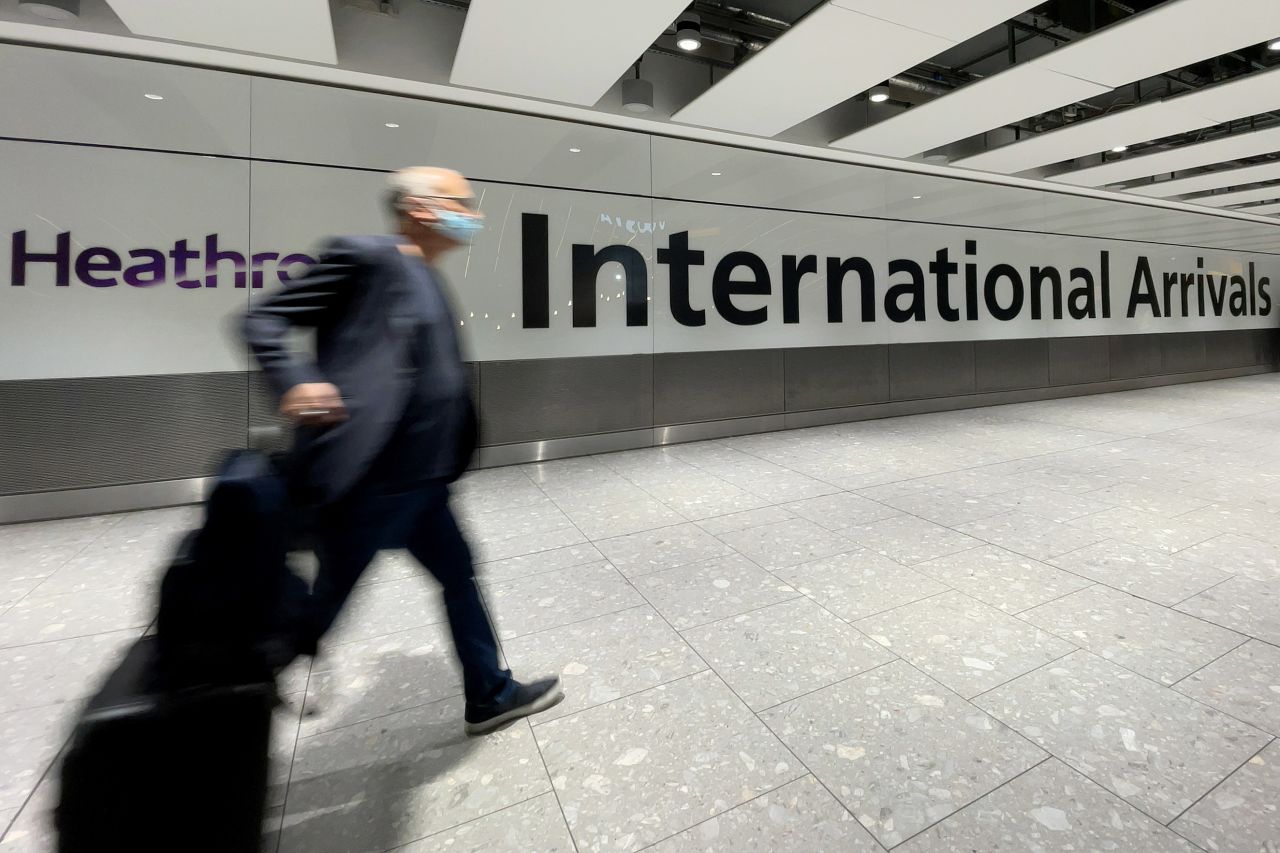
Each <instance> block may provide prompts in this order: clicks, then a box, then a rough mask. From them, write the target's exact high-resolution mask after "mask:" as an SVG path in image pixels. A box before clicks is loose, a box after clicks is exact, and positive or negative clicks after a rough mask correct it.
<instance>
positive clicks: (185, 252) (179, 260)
mask: <svg viewBox="0 0 1280 853" xmlns="http://www.w3.org/2000/svg"><path fill="white" fill-rule="evenodd" d="M169 257H171V258H173V264H174V267H173V274H174V276H175V277H176V278H177V280H178V287H185V288H187V289H188V290H190V289H191V288H196V287H200V286H201V281H200V280H199V279H189V278H187V261H194V260H195V259H196V258H198V257H200V253H199V252H195V251H192V250H191V249H188V248H187V241H186V240H179V241H178V242H176V243H174V244H173V251H171V252H170V253H169Z"/></svg>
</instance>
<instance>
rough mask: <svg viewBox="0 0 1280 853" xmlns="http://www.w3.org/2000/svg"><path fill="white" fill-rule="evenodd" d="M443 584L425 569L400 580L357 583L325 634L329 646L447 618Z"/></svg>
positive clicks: (396, 631) (433, 623)
mask: <svg viewBox="0 0 1280 853" xmlns="http://www.w3.org/2000/svg"><path fill="white" fill-rule="evenodd" d="M446 618H447V617H446V616H445V612H444V602H443V600H442V598H441V595H440V586H439V584H437V583H436V582H435V581H434V580H432V579H431V578H430V577H429V576H428V575H427V574H426V573H425V572H424V573H422V574H421V575H418V576H417V577H409V578H404V579H403V580H398V581H387V582H386V583H375V584H369V585H368V586H357V587H356V588H355V590H354V591H353V592H352V593H351V597H350V598H349V599H348V600H347V604H346V607H345V608H344V609H343V611H342V612H341V613H340V614H339V616H338V621H337V622H335V623H334V626H333V630H332V631H330V632H329V634H327V635H326V637H325V642H326V644H327V645H329V646H336V645H341V644H343V643H354V642H358V641H360V640H372V639H374V638H376V637H384V636H386V635H387V634H395V633H399V632H400V631H408V630H409V629H410V628H421V627H423V626H426V625H435V624H436V623H439V622H444V621H445V620H446Z"/></svg>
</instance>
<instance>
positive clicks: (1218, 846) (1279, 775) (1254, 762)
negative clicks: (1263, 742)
mask: <svg viewBox="0 0 1280 853" xmlns="http://www.w3.org/2000/svg"><path fill="white" fill-rule="evenodd" d="M1171 825H1172V827H1173V828H1174V829H1175V830H1177V831H1178V832H1180V833H1182V834H1183V835H1185V836H1186V837H1187V838H1190V839H1191V840H1192V841H1194V842H1195V843H1197V844H1199V845H1200V846H1201V847H1203V848H1204V849H1206V850H1212V851H1214V853H1270V851H1271V850H1274V849H1276V845H1277V843H1278V842H1280V741H1272V743H1271V745H1270V746H1268V747H1267V748H1266V749H1264V750H1262V752H1260V753H1258V754H1257V755H1255V756H1254V757H1253V758H1250V759H1249V760H1248V761H1246V762H1245V764H1244V766H1243V767H1241V768H1240V769H1239V770H1237V771H1236V772H1235V773H1233V774H1232V775H1231V776H1230V778H1228V779H1227V780H1226V781H1225V782H1223V783H1222V784H1221V785H1219V786H1218V787H1217V788H1214V789H1213V791H1212V792H1210V793H1209V795H1208V796H1207V797H1205V798H1204V799H1203V800H1201V801H1200V802H1198V803H1196V804H1195V805H1194V806H1192V807H1191V808H1190V809H1189V810H1188V811H1187V813H1186V814H1184V815H1183V816H1182V817H1180V818H1178V819H1177V820H1176V821H1174V822H1173V823H1172V824H1171Z"/></svg>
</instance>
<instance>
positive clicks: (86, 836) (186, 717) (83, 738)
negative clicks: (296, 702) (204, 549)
mask: <svg viewBox="0 0 1280 853" xmlns="http://www.w3.org/2000/svg"><path fill="white" fill-rule="evenodd" d="M156 640H157V638H155V637H144V638H143V639H141V640H139V641H138V642H137V643H136V644H134V646H133V647H132V648H131V649H130V650H129V651H128V653H127V654H126V655H125V657H124V660H123V661H121V663H120V664H119V666H117V667H116V669H115V671H113V672H112V673H111V674H110V675H109V676H108V677H107V680H106V682H105V683H104V684H103V685H102V687H101V689H100V690H99V691H98V692H97V694H96V695H95V696H94V697H93V698H92V699H91V700H90V701H89V703H88V706H87V707H86V709H85V711H84V712H83V714H82V716H81V718H80V721H79V723H78V725H77V727H76V729H75V732H74V734H73V735H72V738H71V743H70V745H69V747H68V749H67V753H66V756H65V758H64V760H63V766H62V794H61V800H60V802H59V804H58V807H57V812H56V817H55V823H56V825H57V829H58V851H59V853H89V851H93V853H160V851H164V853H176V851H192V853H256V851H257V850H258V849H259V846H260V844H261V837H262V822H263V817H264V812H265V808H266V792H267V782H268V764H269V760H268V755H269V744H270V738H271V714H272V709H273V707H274V705H275V702H276V690H275V685H274V684H273V683H271V682H260V683H256V684H235V685H225V686H216V685H210V686H205V687H198V688H191V689H186V690H177V691H170V690H164V691H157V689H156V681H157V669H156V666H157V659H158V649H157V641H156Z"/></svg>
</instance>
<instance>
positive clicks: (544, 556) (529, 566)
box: [476, 542, 604, 583]
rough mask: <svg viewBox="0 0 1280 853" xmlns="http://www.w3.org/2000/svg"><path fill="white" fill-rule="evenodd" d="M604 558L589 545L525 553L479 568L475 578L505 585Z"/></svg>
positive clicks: (484, 564)
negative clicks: (504, 583)
mask: <svg viewBox="0 0 1280 853" xmlns="http://www.w3.org/2000/svg"><path fill="white" fill-rule="evenodd" d="M603 559H604V555H603V554H601V553H600V550H599V549H598V548H596V546H594V545H592V544H591V543H589V542H583V543H581V544H578V545H568V546H566V547H564V548H551V549H549V550H547V551H537V552H534V553H532V554H523V555H521V556H519V557H508V558H506V559H505V560H494V561H493V562H490V563H481V564H479V565H478V566H476V577H477V578H478V579H479V580H480V582H481V583H502V582H503V581H512V580H517V579H519V578H524V577H529V576H530V575H540V574H543V573H544V572H554V571H556V570H557V569H569V568H573V567H574V566H583V565H586V564H587V563H595V562H599V561H601V560H603Z"/></svg>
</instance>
